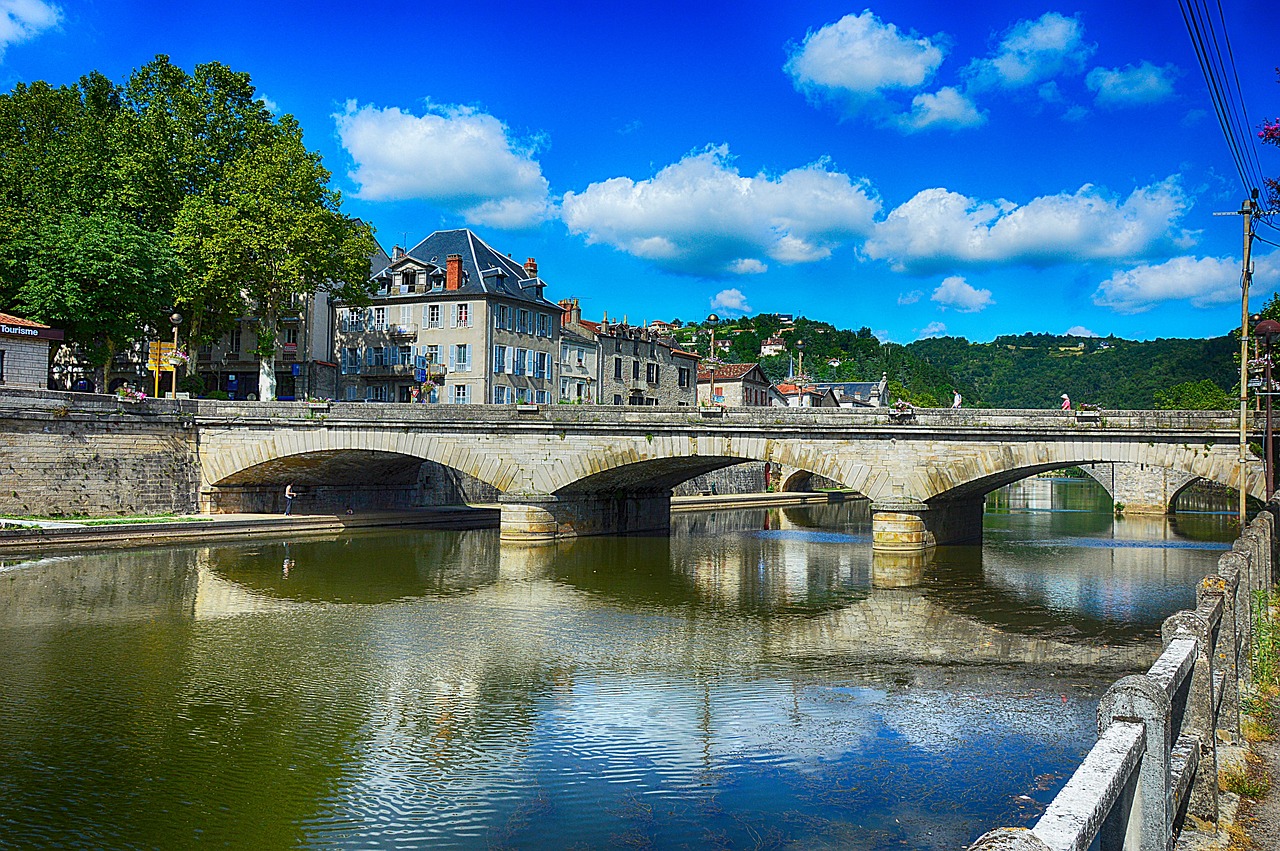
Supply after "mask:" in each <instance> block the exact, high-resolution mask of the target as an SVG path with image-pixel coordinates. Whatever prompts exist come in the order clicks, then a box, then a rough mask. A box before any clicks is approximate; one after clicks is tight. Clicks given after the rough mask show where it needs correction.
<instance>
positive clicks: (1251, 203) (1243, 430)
mask: <svg viewBox="0 0 1280 851" xmlns="http://www.w3.org/2000/svg"><path fill="white" fill-rule="evenodd" d="M1257 197H1258V190H1257V189H1255V190H1253V193H1252V194H1251V196H1250V197H1248V198H1246V199H1245V200H1244V203H1243V204H1241V205H1240V209H1239V210H1238V211H1233V212H1230V213H1214V215H1215V216H1241V217H1243V219H1244V260H1243V271H1242V273H1241V276H1240V453H1239V457H1238V462H1239V467H1240V469H1239V480H1240V528H1241V529H1243V528H1244V524H1245V499H1246V497H1247V496H1248V493H1249V487H1248V483H1247V482H1246V481H1245V470H1246V469H1247V467H1248V463H1249V435H1248V422H1249V283H1250V281H1251V279H1252V277H1253V270H1252V266H1251V257H1250V255H1251V253H1252V250H1253V217H1254V216H1256V215H1257V214H1258V203H1257V201H1256V199H1257Z"/></svg>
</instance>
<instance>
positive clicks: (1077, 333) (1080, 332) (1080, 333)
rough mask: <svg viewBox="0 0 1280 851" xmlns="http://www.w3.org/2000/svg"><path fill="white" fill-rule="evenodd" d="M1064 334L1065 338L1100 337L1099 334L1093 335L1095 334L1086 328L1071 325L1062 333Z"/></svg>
mask: <svg viewBox="0 0 1280 851" xmlns="http://www.w3.org/2000/svg"><path fill="white" fill-rule="evenodd" d="M1064 334H1065V336H1067V337H1098V336H1101V335H1100V334H1095V333H1093V332H1092V331H1090V330H1089V329H1088V328H1086V327H1084V326H1083V325H1072V326H1071V327H1070V328H1068V329H1067V330H1066V331H1065V332H1064Z"/></svg>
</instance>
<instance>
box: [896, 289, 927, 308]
mask: <svg viewBox="0 0 1280 851" xmlns="http://www.w3.org/2000/svg"><path fill="white" fill-rule="evenodd" d="M923 296H924V293H923V292H921V291H920V290H912V291H911V292H909V293H899V294H898V306H899V307H906V306H907V305H908V304H915V303H916V302H917V301H919V300H920V299H921V297H923Z"/></svg>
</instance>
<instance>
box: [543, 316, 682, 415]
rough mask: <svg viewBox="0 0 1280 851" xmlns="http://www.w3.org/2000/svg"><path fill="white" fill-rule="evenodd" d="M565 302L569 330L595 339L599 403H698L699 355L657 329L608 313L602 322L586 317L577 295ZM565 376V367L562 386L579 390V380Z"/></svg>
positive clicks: (673, 405) (562, 374) (564, 317)
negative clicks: (614, 319) (618, 319)
mask: <svg viewBox="0 0 1280 851" xmlns="http://www.w3.org/2000/svg"><path fill="white" fill-rule="evenodd" d="M560 304H561V306H562V307H563V308H564V316H563V319H564V323H565V324H564V327H565V328H566V329H567V331H569V332H571V333H573V334H574V335H575V336H580V337H582V338H585V339H589V340H592V341H593V343H594V348H595V358H596V362H597V372H596V382H595V386H596V396H595V398H596V401H597V402H598V403H599V404H601V405H663V406H669V407H688V406H692V405H693V404H694V403H695V402H696V401H697V386H696V381H697V372H698V355H697V354H695V353H693V352H686V351H684V350H683V349H681V348H680V347H679V346H678V345H677V344H676V342H675V340H672V339H671V338H669V337H664V336H663V335H661V334H659V333H658V332H656V331H654V330H653V329H652V328H642V327H637V326H634V325H629V324H627V323H626V322H625V321H624V322H620V323H619V322H610V321H609V319H608V317H607V316H606V317H605V318H604V319H602V320H601V321H600V322H590V321H587V320H584V319H583V318H582V311H581V310H580V309H579V307H578V303H577V300H576V299H574V300H568V301H562V302H561V303H560ZM564 348H565V347H564V346H563V345H562V346H561V349H562V350H563V349H564ZM584 348H585V347H584ZM571 351H573V350H572V349H571ZM576 357H577V356H576V353H575V354H574V359H575V360H576ZM564 378H565V372H564V371H563V370H562V372H561V379H562V380H561V385H562V387H568V388H569V389H570V391H571V392H574V393H576V392H577V390H576V385H577V384H578V383H579V381H578V380H577V379H574V380H571V381H570V382H568V383H566V381H565V380H564Z"/></svg>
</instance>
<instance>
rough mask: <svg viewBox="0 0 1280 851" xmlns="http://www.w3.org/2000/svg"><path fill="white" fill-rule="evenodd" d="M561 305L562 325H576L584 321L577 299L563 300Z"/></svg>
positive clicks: (560, 302)
mask: <svg viewBox="0 0 1280 851" xmlns="http://www.w3.org/2000/svg"><path fill="white" fill-rule="evenodd" d="M559 305H560V313H561V317H560V324H561V325H576V324H578V323H579V322H581V321H582V308H581V307H579V306H578V300H577V299H576V298H562V299H560V301H559Z"/></svg>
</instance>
